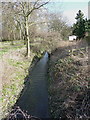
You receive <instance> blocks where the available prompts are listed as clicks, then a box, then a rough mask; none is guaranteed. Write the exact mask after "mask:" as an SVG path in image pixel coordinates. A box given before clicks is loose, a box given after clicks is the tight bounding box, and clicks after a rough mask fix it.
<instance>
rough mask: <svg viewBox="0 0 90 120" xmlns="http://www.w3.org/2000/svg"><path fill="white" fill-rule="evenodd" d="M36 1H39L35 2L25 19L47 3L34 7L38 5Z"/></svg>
mask: <svg viewBox="0 0 90 120" xmlns="http://www.w3.org/2000/svg"><path fill="white" fill-rule="evenodd" d="M38 1H39V0H37V1H36V2H35V4H34V6H33V8H32V10H30V11H28V12H27V15H26V17H28V16H29V15H30V14H31V13H32V12H33V11H34V10H36V9H39V8H41V7H43V6H44V5H46V4H48V3H49V1H48V2H45V3H43V4H41V5H39V6H38V7H35V5H36V4H37V3H38Z"/></svg>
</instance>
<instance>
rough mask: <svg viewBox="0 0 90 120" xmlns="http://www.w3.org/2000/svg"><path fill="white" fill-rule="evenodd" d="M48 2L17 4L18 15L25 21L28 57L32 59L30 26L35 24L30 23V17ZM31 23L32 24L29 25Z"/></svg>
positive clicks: (38, 0) (37, 1) (38, 1)
mask: <svg viewBox="0 0 90 120" xmlns="http://www.w3.org/2000/svg"><path fill="white" fill-rule="evenodd" d="M48 2H49V1H47V2H42V1H41V0H36V1H35V2H17V3H16V8H17V12H16V14H17V15H19V16H21V19H23V24H24V35H25V38H24V39H25V40H26V43H27V44H26V45H27V56H28V57H30V39H29V26H30V25H31V24H33V23H32V22H31V23H30V22H29V20H30V17H31V15H32V14H33V13H34V12H35V11H36V10H39V9H40V8H41V7H43V6H45V5H46V4H48ZM33 21H34V20H33ZM29 23H30V24H29Z"/></svg>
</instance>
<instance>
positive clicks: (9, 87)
mask: <svg viewBox="0 0 90 120" xmlns="http://www.w3.org/2000/svg"><path fill="white" fill-rule="evenodd" d="M1 47H2V49H1V50H0V57H1V58H2V59H1V61H2V62H0V63H1V66H2V67H3V69H2V76H1V80H2V98H1V99H0V101H1V103H2V115H1V117H5V116H6V115H7V114H8V113H9V112H10V110H11V107H12V106H13V105H14V104H15V102H16V100H17V99H18V97H19V94H20V92H21V90H22V89H23V87H24V82H25V78H26V76H27V75H28V68H29V67H30V66H31V63H32V60H33V58H34V56H35V53H32V52H31V57H30V58H29V59H27V57H26V56H25V54H26V49H25V46H24V45H11V44H10V43H9V42H7V43H6V42H4V43H2V45H1V46H0V48H1ZM0 89H1V88H0Z"/></svg>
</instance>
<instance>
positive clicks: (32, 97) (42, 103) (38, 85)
mask: <svg viewBox="0 0 90 120" xmlns="http://www.w3.org/2000/svg"><path fill="white" fill-rule="evenodd" d="M47 69H48V53H47V52H46V53H45V55H44V57H43V58H42V59H40V61H39V62H38V63H37V64H36V66H35V68H34V69H33V70H32V72H31V75H30V79H29V82H28V84H27V85H26V87H25V89H24V91H23V93H22V96H21V97H20V99H19V101H18V102H17V105H18V106H20V108H21V109H22V110H25V111H28V114H30V115H32V116H35V117H39V118H44V119H45V118H49V112H48V90H47Z"/></svg>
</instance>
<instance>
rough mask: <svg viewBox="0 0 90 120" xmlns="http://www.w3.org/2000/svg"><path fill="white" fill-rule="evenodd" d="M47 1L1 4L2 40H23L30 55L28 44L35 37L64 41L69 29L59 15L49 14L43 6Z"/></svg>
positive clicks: (37, 0) (36, 0)
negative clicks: (55, 38)
mask: <svg viewBox="0 0 90 120" xmlns="http://www.w3.org/2000/svg"><path fill="white" fill-rule="evenodd" d="M47 4H49V1H45V2H43V1H42V2H41V1H40V0H35V1H34V2H2V23H1V24H2V29H0V30H2V36H1V39H2V41H3V40H10V41H12V44H13V41H14V40H23V41H24V44H26V46H27V54H28V56H29V55H30V42H32V41H33V38H35V37H42V38H45V37H47V36H49V37H52V38H53V36H55V37H57V39H58V40H62V39H66V38H67V37H68V35H69V33H70V27H68V25H67V24H66V22H65V21H63V20H62V17H60V16H61V15H60V13H59V14H55V13H50V12H49V11H48V9H46V8H45V6H46V5H47Z"/></svg>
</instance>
